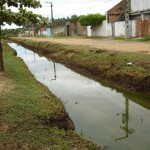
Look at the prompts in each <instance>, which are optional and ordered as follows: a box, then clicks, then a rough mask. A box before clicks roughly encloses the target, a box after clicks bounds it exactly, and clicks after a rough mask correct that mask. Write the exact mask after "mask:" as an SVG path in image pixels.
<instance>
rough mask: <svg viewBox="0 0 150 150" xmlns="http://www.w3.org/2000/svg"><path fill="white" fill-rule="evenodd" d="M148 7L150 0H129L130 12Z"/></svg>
mask: <svg viewBox="0 0 150 150" xmlns="http://www.w3.org/2000/svg"><path fill="white" fill-rule="evenodd" d="M147 9H150V0H131V10H132V12H136V11H143V10H147Z"/></svg>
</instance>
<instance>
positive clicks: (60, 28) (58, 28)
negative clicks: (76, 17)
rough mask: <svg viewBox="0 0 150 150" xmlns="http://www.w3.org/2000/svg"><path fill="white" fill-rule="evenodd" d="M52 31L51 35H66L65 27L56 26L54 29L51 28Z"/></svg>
mask: <svg viewBox="0 0 150 150" xmlns="http://www.w3.org/2000/svg"><path fill="white" fill-rule="evenodd" d="M52 30H53V34H57V33H61V32H62V33H64V34H65V33H66V26H65V25H62V26H56V27H53V28H52Z"/></svg>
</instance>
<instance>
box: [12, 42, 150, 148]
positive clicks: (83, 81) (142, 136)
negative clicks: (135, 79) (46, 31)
mask: <svg viewBox="0 0 150 150" xmlns="http://www.w3.org/2000/svg"><path fill="white" fill-rule="evenodd" d="M9 45H10V46H11V47H12V48H14V49H15V50H16V51H17V54H18V57H21V58H22V59H23V60H24V62H25V63H26V65H27V66H28V68H29V70H30V71H31V73H32V74H33V75H34V76H35V78H36V79H37V80H38V81H40V82H41V83H43V84H44V85H46V86H47V87H48V88H49V90H50V91H52V92H53V93H54V94H55V95H56V96H57V97H59V98H60V99H61V100H62V101H63V103H64V105H65V107H66V110H67V112H68V113H69V115H70V117H71V119H72V120H73V122H74V124H75V127H76V130H77V132H78V133H79V134H81V135H83V136H84V137H87V138H90V139H91V140H92V141H93V142H95V143H96V144H98V145H101V146H106V147H107V149H109V150H149V148H150V142H149V141H150V110H149V109H150V97H145V96H142V95H137V94H133V93H121V92H118V91H117V90H116V89H113V88H109V87H105V86H103V85H102V84H101V83H99V82H96V81H94V80H91V79H89V78H87V77H85V76H82V75H80V74H78V73H76V72H74V71H72V70H70V69H68V68H66V67H65V66H64V65H62V64H58V63H54V62H52V61H51V60H48V59H47V58H45V57H41V56H39V55H38V54H35V53H34V52H32V51H30V50H27V49H25V48H23V47H21V46H19V45H16V44H14V43H9ZM135 102H136V103H135ZM138 103H139V104H141V105H139V104H138Z"/></svg>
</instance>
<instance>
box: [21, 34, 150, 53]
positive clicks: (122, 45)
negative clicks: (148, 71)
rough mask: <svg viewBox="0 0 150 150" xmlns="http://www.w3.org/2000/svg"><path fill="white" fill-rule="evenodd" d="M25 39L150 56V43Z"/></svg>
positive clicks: (111, 40)
mask: <svg viewBox="0 0 150 150" xmlns="http://www.w3.org/2000/svg"><path fill="white" fill-rule="evenodd" d="M22 38H23V39H32V40H35V41H49V42H53V43H62V44H67V45H84V46H90V47H95V48H99V49H106V50H113V51H124V52H138V53H144V54H150V43H149V42H147V43H146V42H130V41H118V40H114V39H111V38H103V39H86V38H33V37H22Z"/></svg>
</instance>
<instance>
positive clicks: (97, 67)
mask: <svg viewBox="0 0 150 150" xmlns="http://www.w3.org/2000/svg"><path fill="white" fill-rule="evenodd" d="M15 41H17V42H19V43H21V44H23V45H24V46H27V47H28V48H31V49H34V50H35V51H38V52H40V53H42V54H44V55H45V56H47V57H49V58H53V59H55V60H56V61H59V62H61V63H63V64H65V65H68V66H70V67H72V68H77V69H79V70H81V71H82V72H87V73H89V74H91V75H93V76H95V77H96V78H97V79H99V80H102V81H104V82H106V83H109V84H111V85H114V86H116V87H121V88H124V89H128V90H131V91H136V92H143V93H145V94H150V55H145V54H138V53H127V52H124V53H123V52H115V51H106V50H103V49H96V48H90V47H87V46H73V45H63V44H54V43H49V42H37V41H32V40H19V39H15ZM130 63H131V64H130Z"/></svg>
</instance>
